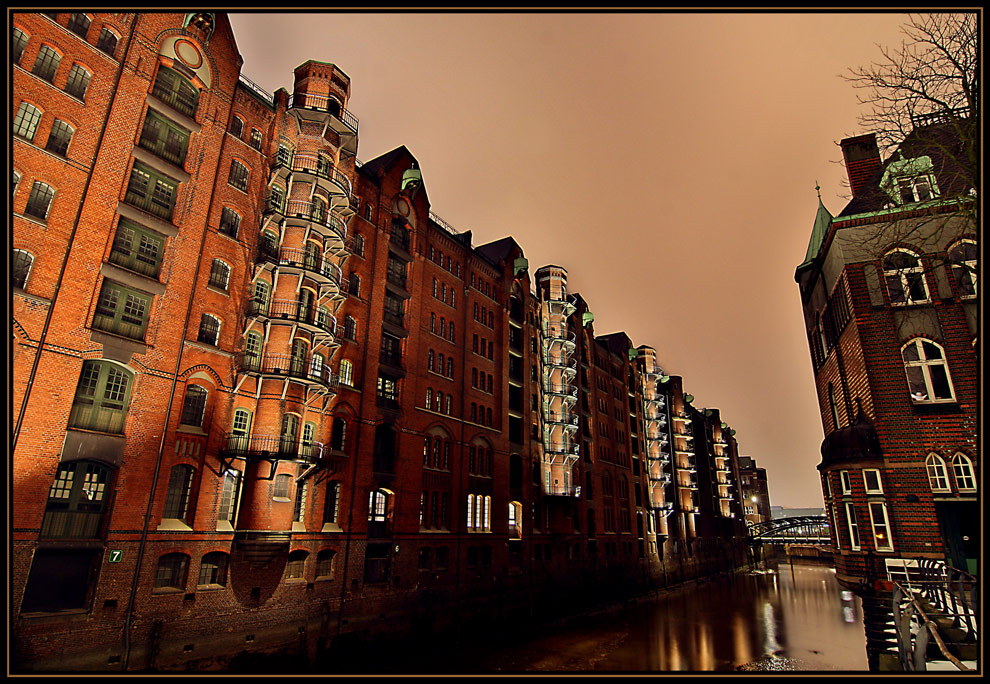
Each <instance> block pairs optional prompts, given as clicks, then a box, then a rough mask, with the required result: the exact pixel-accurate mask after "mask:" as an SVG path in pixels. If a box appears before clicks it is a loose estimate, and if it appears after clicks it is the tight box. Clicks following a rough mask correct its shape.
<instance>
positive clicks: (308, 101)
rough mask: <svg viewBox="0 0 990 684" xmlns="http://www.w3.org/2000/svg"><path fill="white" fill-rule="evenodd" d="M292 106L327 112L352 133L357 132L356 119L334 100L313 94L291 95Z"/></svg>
mask: <svg viewBox="0 0 990 684" xmlns="http://www.w3.org/2000/svg"><path fill="white" fill-rule="evenodd" d="M292 106H293V107H297V108H300V109H312V110H316V111H320V112H327V113H328V114H330V115H332V116H333V117H334V118H335V119H337V120H338V121H340V122H341V123H343V124H344V125H345V126H346V127H347V128H349V129H350V130H351V131H353V132H354V133H357V132H358V118H357V117H356V116H354V115H353V114H351V113H350V112H349V111H347V110H346V109H344V108H343V107H342V106H341V105H340V102H338V101H337V99H336V98H333V97H330V96H329V95H317V94H315V93H293V94H292Z"/></svg>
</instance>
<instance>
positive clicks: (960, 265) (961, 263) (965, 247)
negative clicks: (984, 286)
mask: <svg viewBox="0 0 990 684" xmlns="http://www.w3.org/2000/svg"><path fill="white" fill-rule="evenodd" d="M977 254H978V250H977V247H976V242H975V241H974V240H960V241H959V242H957V243H956V244H954V245H953V246H952V247H950V248H949V261H950V262H951V263H952V275H953V276H954V277H955V280H956V285H957V286H958V291H959V296H960V297H961V298H971V297H975V296H976V291H977V288H976V281H977V278H976V276H977V270H976V264H977Z"/></svg>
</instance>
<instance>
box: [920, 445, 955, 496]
mask: <svg viewBox="0 0 990 684" xmlns="http://www.w3.org/2000/svg"><path fill="white" fill-rule="evenodd" d="M925 469H926V470H927V471H928V484H929V485H930V486H931V488H932V491H933V492H947V491H949V475H948V473H947V472H946V470H945V461H944V460H942V457H941V456H939V455H938V454H928V458H927V459H925Z"/></svg>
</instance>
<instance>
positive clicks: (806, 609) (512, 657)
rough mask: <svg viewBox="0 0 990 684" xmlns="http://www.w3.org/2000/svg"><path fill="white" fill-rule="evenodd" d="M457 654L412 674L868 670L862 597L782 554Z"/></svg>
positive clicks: (820, 569)
mask: <svg viewBox="0 0 990 684" xmlns="http://www.w3.org/2000/svg"><path fill="white" fill-rule="evenodd" d="M489 646H490V644H489ZM458 652H459V653H460V657H458V658H457V659H456V660H457V662H453V661H448V662H446V663H444V664H443V665H442V666H441V669H437V668H436V665H437V664H436V663H432V664H431V665H433V667H431V666H430V665H427V664H425V663H424V664H423V665H422V668H423V669H418V668H417V669H414V670H411V671H415V672H430V671H433V672H526V671H529V672H533V671H542V672H561V671H571V672H580V671H585V672H589V671H611V672H657V671H682V672H684V671H688V672H690V671H695V672H700V671H716V670H720V671H725V670H740V669H741V670H758V671H770V670H790V671H793V670H802V671H823V670H831V671H834V670H855V671H867V670H868V665H867V660H866V640H865V636H864V633H863V623H862V607H861V604H860V602H859V598H858V597H855V596H853V595H852V594H849V593H848V592H842V591H841V589H840V588H839V585H838V583H837V582H836V581H835V572H834V570H833V569H832V568H831V567H828V566H824V565H813V564H805V563H794V564H793V565H791V564H790V563H787V562H786V561H785V562H781V563H780V564H779V566H776V567H773V566H771V567H769V568H767V569H765V570H763V571H753V572H741V573H737V574H735V575H731V576H728V577H722V578H719V579H716V580H713V581H710V582H705V583H701V584H691V585H687V586H684V587H681V588H678V589H674V590H671V591H668V592H666V593H664V594H662V595H660V596H657V597H651V598H647V599H643V600H640V601H638V602H636V603H633V604H629V605H626V606H622V607H620V608H616V609H613V610H609V611H605V612H602V613H598V614H595V615H591V616H585V617H583V618H579V619H575V620H571V621H569V622H567V623H566V624H565V625H563V626H557V627H554V628H552V629H550V630H547V631H546V632H544V633H543V634H541V635H540V636H538V637H536V638H533V637H532V636H531V637H530V638H528V639H526V641H525V643H517V644H513V645H508V644H507V645H503V646H500V647H498V648H496V649H494V650H493V649H491V648H488V649H481V650H480V651H476V650H475V649H470V648H468V649H458Z"/></svg>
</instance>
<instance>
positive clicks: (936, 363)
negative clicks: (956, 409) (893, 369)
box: [901, 338, 955, 404]
mask: <svg viewBox="0 0 990 684" xmlns="http://www.w3.org/2000/svg"><path fill="white" fill-rule="evenodd" d="M901 356H902V357H903V359H904V371H905V373H906V374H907V381H908V390H909V391H910V393H911V401H913V402H914V403H915V404H931V403H937V402H949V401H955V394H954V392H953V389H952V378H951V377H950V375H949V367H948V365H947V364H946V362H945V356H944V355H943V352H942V347H940V346H939V345H938V344H936V343H934V342H931V341H930V340H926V339H922V338H916V339H913V340H911V341H910V342H908V343H907V344H906V345H904V347H902V348H901Z"/></svg>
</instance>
